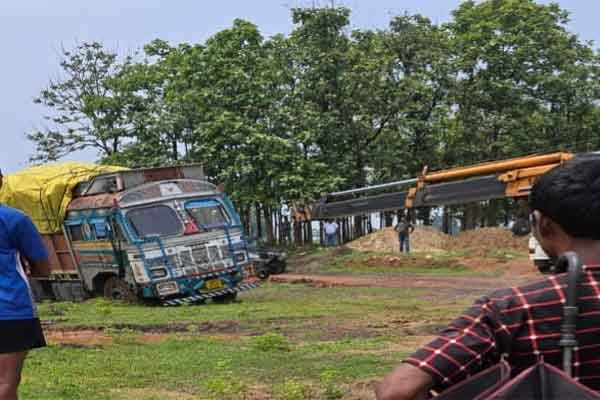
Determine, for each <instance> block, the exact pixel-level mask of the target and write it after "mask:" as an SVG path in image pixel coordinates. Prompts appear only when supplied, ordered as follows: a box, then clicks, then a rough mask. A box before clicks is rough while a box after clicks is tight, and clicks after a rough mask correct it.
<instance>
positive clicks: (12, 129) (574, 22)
mask: <svg viewBox="0 0 600 400" xmlns="http://www.w3.org/2000/svg"><path fill="white" fill-rule="evenodd" d="M314 2H316V3H317V4H318V3H319V1H318V0H315V1H314ZM540 2H543V3H548V2H549V1H540ZM321 3H322V4H330V3H331V0H329V1H323V0H321ZM460 3H461V1H460V0H344V1H339V0H336V1H335V4H336V5H338V4H339V5H345V6H346V7H349V8H351V9H352V27H353V28H385V27H386V26H387V25H388V23H389V21H390V19H391V17H392V16H394V15H399V14H402V13H403V12H404V11H408V12H410V13H417V12H418V13H421V14H423V15H426V16H428V17H429V18H431V19H432V21H434V22H437V23H439V22H446V21H448V20H449V18H450V12H451V11H452V10H454V9H456V8H457V6H458V4H460ZM558 3H559V4H560V5H561V6H562V7H563V8H566V9H567V10H569V11H570V12H571V24H570V26H569V28H570V30H571V31H573V32H575V33H578V34H579V35H580V37H581V38H582V39H585V40H593V41H594V42H596V43H600V24H597V21H596V19H597V15H598V12H599V11H600V3H599V2H597V1H593V0H558ZM312 4H313V1H312V0H215V1H208V0H171V1H166V0H95V1H94V0H52V1H48V0H3V1H0V54H3V56H2V57H1V63H0V68H1V71H2V73H0V138H1V139H2V141H1V142H0V168H2V170H3V171H5V172H8V173H10V172H14V171H16V170H19V169H22V168H24V167H26V166H27V159H28V158H29V155H30V154H31V153H32V151H33V146H32V144H31V143H30V142H28V141H27V139H26V138H25V137H24V134H25V132H27V131H31V130H33V129H35V128H40V127H42V126H43V123H44V121H43V118H42V115H43V111H44V110H43V109H42V108H41V107H39V106H36V105H34V104H33V103H32V99H33V98H34V97H35V96H36V95H37V94H38V93H39V91H40V90H41V89H42V88H43V87H44V86H45V85H46V84H47V83H48V79H49V78H50V77H53V76H56V75H57V74H58V72H59V67H58V54H59V51H58V50H59V49H60V47H61V45H64V46H65V47H67V48H69V47H73V45H74V44H75V43H76V42H83V41H93V40H96V41H100V42H102V43H104V45H105V46H106V47H107V48H108V49H118V51H119V52H120V53H121V54H128V53H130V52H131V51H133V50H136V49H140V48H141V47H142V46H143V45H144V44H146V43H148V42H150V41H151V40H153V39H156V38H160V39H164V40H167V41H169V42H171V43H179V42H184V41H185V42H202V41H204V40H205V39H206V38H208V37H209V36H211V35H212V34H214V33H216V32H218V31H219V30H221V29H224V28H227V27H228V26H230V25H231V23H232V21H233V20H234V19H235V18H243V19H246V20H249V21H251V22H253V23H255V24H256V25H258V26H259V28H260V29H261V31H262V33H263V35H264V36H266V37H268V36H272V35H274V34H277V33H288V32H289V31H290V30H291V29H292V23H291V18H290V8H292V7H297V6H310V5H312ZM71 159H79V160H85V161H93V160H94V159H95V155H94V154H93V153H89V152H88V153H85V154H77V155H75V156H73V157H71Z"/></svg>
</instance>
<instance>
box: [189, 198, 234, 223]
mask: <svg viewBox="0 0 600 400" xmlns="http://www.w3.org/2000/svg"><path fill="white" fill-rule="evenodd" d="M185 208H186V210H187V212H188V214H189V215H190V216H191V217H192V218H193V219H194V222H196V225H198V226H199V227H201V228H203V229H211V228H218V227H223V226H227V225H229V224H230V221H229V217H228V215H227V212H226V211H225V210H224V209H223V206H222V205H221V204H220V203H219V202H218V201H216V200H198V201H192V202H189V203H187V204H186V205H185Z"/></svg>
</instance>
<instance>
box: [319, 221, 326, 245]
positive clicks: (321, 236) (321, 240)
mask: <svg viewBox="0 0 600 400" xmlns="http://www.w3.org/2000/svg"><path fill="white" fill-rule="evenodd" d="M319 244H320V245H321V246H325V231H324V230H323V221H319Z"/></svg>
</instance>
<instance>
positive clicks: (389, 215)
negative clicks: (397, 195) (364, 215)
mask: <svg viewBox="0 0 600 400" xmlns="http://www.w3.org/2000/svg"><path fill="white" fill-rule="evenodd" d="M393 224H394V213H393V212H390V211H386V212H385V227H386V228H387V227H389V226H392V225H393Z"/></svg>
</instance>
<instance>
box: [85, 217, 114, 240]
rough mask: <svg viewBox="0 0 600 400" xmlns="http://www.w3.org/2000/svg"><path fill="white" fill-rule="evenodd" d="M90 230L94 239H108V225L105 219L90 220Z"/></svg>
mask: <svg viewBox="0 0 600 400" xmlns="http://www.w3.org/2000/svg"><path fill="white" fill-rule="evenodd" d="M90 225H91V227H92V232H94V237H95V238H96V240H104V239H108V237H109V236H108V234H109V230H110V227H109V226H108V224H107V223H106V220H103V219H98V220H94V221H92V222H91V224H90Z"/></svg>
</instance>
